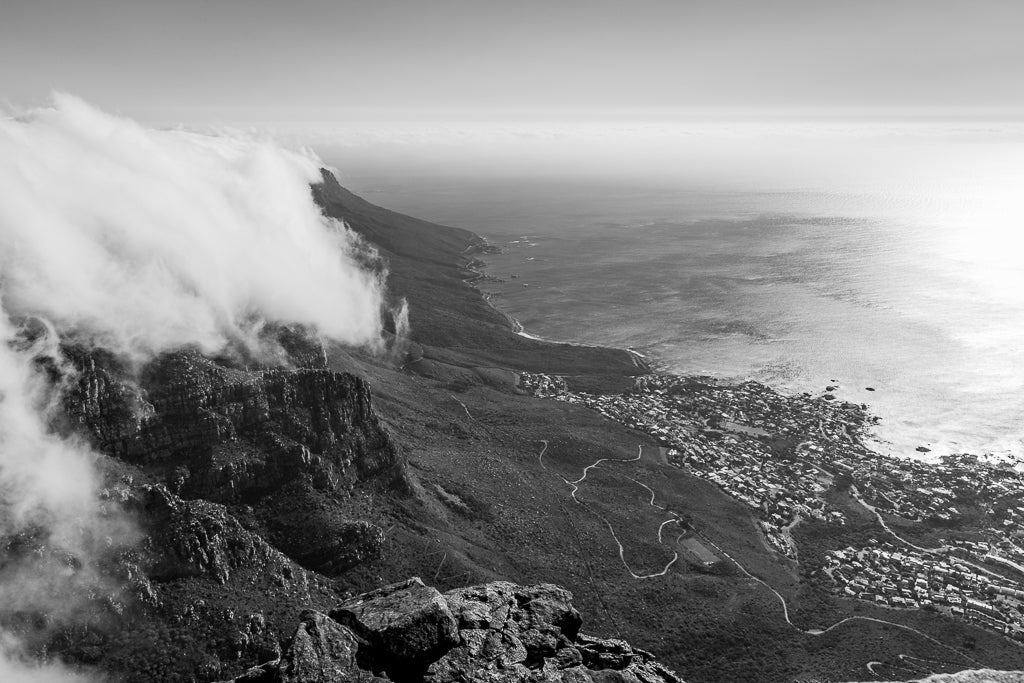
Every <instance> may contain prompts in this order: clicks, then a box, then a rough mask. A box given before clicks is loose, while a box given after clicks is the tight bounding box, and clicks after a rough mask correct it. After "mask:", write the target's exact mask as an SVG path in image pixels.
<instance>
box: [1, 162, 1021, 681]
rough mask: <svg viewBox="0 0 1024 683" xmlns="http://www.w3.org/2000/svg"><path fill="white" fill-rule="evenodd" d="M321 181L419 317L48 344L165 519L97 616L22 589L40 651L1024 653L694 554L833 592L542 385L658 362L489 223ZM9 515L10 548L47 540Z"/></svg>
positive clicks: (768, 676) (864, 656) (722, 503)
mask: <svg viewBox="0 0 1024 683" xmlns="http://www.w3.org/2000/svg"><path fill="white" fill-rule="evenodd" d="M313 193H314V196H315V197H316V199H317V201H318V202H319V203H320V205H321V207H322V208H323V210H324V212H325V213H327V214H329V215H331V216H333V217H335V218H339V219H342V220H344V221H346V223H347V224H348V225H349V226H350V227H351V228H352V229H353V230H355V231H356V232H358V233H359V234H360V235H361V236H362V237H363V238H364V239H365V240H367V241H368V242H371V243H372V244H374V245H376V247H377V248H378V249H379V251H380V253H381V255H382V256H383V257H384V259H385V260H386V262H387V264H388V268H389V272H390V276H389V287H390V296H392V297H395V298H397V297H404V298H406V299H407V301H408V303H409V311H410V321H411V333H410V335H409V338H407V339H398V340H396V339H391V340H389V342H390V352H389V353H387V354H383V355H378V356H374V355H369V354H367V353H364V352H361V351H358V350H353V349H346V348H341V347H339V346H336V345H332V344H323V343H321V341H319V340H318V339H316V338H314V337H313V336H311V335H309V334H308V333H307V332H306V331H304V330H302V329H298V328H271V329H268V330H266V332H265V335H266V336H267V338H268V339H267V340H268V341H269V342H271V344H270V345H271V346H274V347H277V348H280V349H281V353H280V357H279V358H277V359H276V361H275V363H274V364H273V365H265V364H262V363H261V362H260V361H259V359H253V358H248V357H245V356H244V355H242V354H241V352H238V351H237V350H228V351H226V352H225V353H224V354H223V355H221V356H218V357H208V356H203V355H201V354H199V353H196V352H195V351H193V350H189V349H180V350H178V351H175V352H173V353H168V354H165V355H163V356H160V357H158V358H157V359H156V360H154V361H153V362H151V363H149V364H148V365H146V366H144V367H142V368H135V367H131V366H130V365H129V364H128V363H127V362H125V361H123V360H122V359H118V358H116V357H114V356H112V355H111V354H109V353H108V352H106V351H104V350H103V349H95V348H87V347H84V346H81V345H77V344H75V342H74V340H65V341H64V345H63V352H64V356H65V357H66V358H67V359H68V361H69V364H70V367H71V368H72V370H69V369H68V368H48V369H47V370H48V371H49V372H50V373H51V375H52V377H53V379H54V381H55V382H61V383H63V385H64V386H66V387H67V391H66V392H65V394H64V403H63V411H62V415H61V416H60V417H59V418H58V419H56V421H55V423H54V428H55V429H57V430H59V431H62V432H75V433H77V434H80V435H81V436H82V437H83V438H85V439H87V440H89V441H90V442H91V444H92V445H93V446H94V448H95V450H97V451H98V452H99V453H101V454H102V457H101V466H102V467H103V469H104V471H105V473H106V483H107V488H106V490H105V491H104V492H103V495H104V497H105V499H106V500H109V501H111V502H116V503H117V504H119V505H120V506H122V507H124V508H126V509H128V510H130V511H131V512H133V513H134V515H135V517H136V519H137V521H138V525H139V527H140V532H141V536H142V538H141V540H140V541H139V542H138V543H132V544H128V545H117V544H114V545H111V546H110V550H109V551H108V552H107V555H106V556H105V557H104V558H102V560H103V561H102V563H101V564H102V567H103V571H104V572H105V577H106V580H105V583H104V585H105V586H106V587H107V588H109V585H110V584H113V585H114V586H116V590H115V591H114V592H113V593H111V591H110V590H105V591H100V590H97V591H95V593H92V592H89V593H88V594H89V595H94V597H93V598H90V600H89V601H87V605H86V606H85V607H83V608H82V609H80V610H78V612H77V613H76V614H74V615H63V614H61V615H56V614H53V615H26V614H22V613H14V612H10V611H3V610H0V619H2V620H3V622H4V624H6V625H7V626H8V628H9V630H10V631H13V632H15V633H18V634H19V635H21V636H23V637H24V639H25V640H26V642H28V644H29V645H30V647H31V648H33V649H34V651H35V652H36V653H38V654H43V653H45V654H46V655H48V656H52V655H55V654H56V655H59V656H60V657H62V658H63V659H64V660H66V661H68V662H69V663H71V664H75V665H79V664H80V665H90V666H95V667H97V668H98V669H100V670H101V671H103V672H106V673H109V674H111V675H112V676H114V677H116V678H120V679H124V680H129V681H148V680H181V681H191V680H199V681H210V680H224V679H231V678H237V677H241V678H239V680H246V681H302V680H306V681H314V680H355V679H361V680H363V679H370V680H372V679H374V678H380V679H385V678H386V679H390V680H394V681H397V682H399V683H404V681H412V680H431V681H436V682H437V683H442V682H444V681H449V680H451V681H455V680H459V681H472V680H484V679H486V680H496V679H500V680H526V679H529V680H570V679H571V680H573V681H586V680H593V681H644V682H645V683H657V681H668V682H671V681H674V680H676V679H675V678H674V677H673V675H672V674H671V673H669V672H668V671H667V670H666V669H665V668H664V667H662V666H661V665H659V664H656V663H655V657H656V658H657V660H658V661H660V662H662V663H663V664H665V665H667V666H669V667H671V668H672V669H674V670H676V671H679V672H680V674H681V675H682V676H683V677H684V678H686V679H687V680H690V681H744V680H746V681H788V680H792V679H793V678H797V677H803V678H814V677H817V678H821V679H829V680H843V679H847V680H856V679H862V678H864V663H865V662H868V661H872V660H886V661H892V662H899V661H902V660H900V656H901V655H904V654H906V655H909V656H912V657H918V658H921V659H927V660H928V661H936V662H943V664H942V665H941V666H944V667H946V669H944V670H956V669H957V668H964V667H965V666H967V665H969V664H970V663H971V661H973V660H975V659H978V658H979V653H982V652H984V653H985V655H984V657H986V659H984V662H985V663H986V664H989V665H993V666H998V667H1000V668H1014V666H1015V665H1017V664H1018V663H1019V664H1021V665H1024V657H1021V655H1020V654H1019V653H1017V652H1015V651H1014V650H1012V649H1011V648H1008V647H1006V646H1005V645H1004V644H1002V643H1001V641H1000V639H999V637H998V636H995V635H993V634H990V633H987V632H985V631H981V630H980V629H974V628H973V627H969V626H964V625H960V626H950V625H949V624H944V623H942V622H939V621H936V620H935V619H933V620H931V621H928V619H926V618H922V619H920V620H918V621H917V622H915V626H916V627H917V628H919V629H921V630H923V631H927V632H928V633H929V634H931V636H932V637H934V638H938V639H942V640H944V641H949V640H950V639H953V640H956V639H959V641H957V644H959V643H960V642H964V640H965V639H966V638H968V637H969V638H971V639H972V640H971V642H972V643H973V645H972V647H974V648H975V650H974V653H975V654H974V656H973V657H972V658H971V659H970V660H968V659H962V658H961V659H958V658H957V656H955V655H951V654H950V651H947V650H943V649H942V648H941V647H939V646H936V645H935V643H934V642H932V641H928V640H926V639H923V638H919V637H916V636H914V635H912V634H911V633H909V632H907V631H891V630H886V629H885V628H884V627H881V626H872V625H870V624H868V625H864V626H862V627H860V628H854V627H841V628H837V629H834V630H831V631H829V632H828V633H827V634H823V635H821V636H820V637H819V636H813V635H809V634H808V633H807V631H805V630H801V629H800V628H795V627H793V626H791V625H789V624H787V623H786V622H785V621H784V620H783V619H782V616H781V614H780V609H779V603H778V601H777V598H776V597H775V596H773V595H772V594H771V593H768V592H767V591H766V590H765V589H764V587H763V586H762V585H761V584H758V583H757V582H755V581H752V580H749V579H748V578H746V577H744V576H742V575H740V574H739V573H738V572H737V571H735V570H732V567H731V565H729V564H728V563H727V562H724V561H719V562H715V563H712V565H710V566H708V565H706V563H704V562H702V561H700V560H699V559H696V558H689V559H688V558H687V557H683V554H679V553H677V557H676V559H673V551H672V539H676V537H677V536H680V537H682V536H681V535H680V534H683V533H686V534H692V533H695V532H698V531H699V533H700V534H701V535H702V538H704V539H707V540H708V541H709V542H710V541H713V542H714V544H715V546H714V547H716V548H721V549H724V550H725V551H726V552H728V553H729V556H730V557H734V558H736V559H737V560H738V561H740V562H742V563H743V565H744V566H746V567H749V568H752V569H753V571H754V572H756V573H757V574H758V575H759V576H760V577H762V578H764V579H765V580H766V581H769V582H770V583H771V584H772V585H773V586H774V587H776V588H777V589H778V590H779V591H780V592H782V593H784V594H785V595H786V596H787V598H789V599H790V600H791V601H792V602H791V609H793V612H794V614H793V619H794V621H796V622H800V620H801V619H808V620H811V619H812V618H813V614H816V613H815V612H813V610H812V609H811V607H813V608H814V609H818V608H819V607H820V606H819V605H817V604H816V603H811V602H810V601H806V600H805V602H804V603H803V606H801V603H800V599H801V597H800V596H801V595H803V591H805V590H806V586H805V583H804V579H803V578H802V577H801V576H800V574H799V572H798V571H797V569H796V568H795V567H794V566H793V564H792V563H791V562H790V561H789V560H788V559H786V558H783V557H780V556H777V555H775V554H773V553H771V552H770V551H768V550H767V548H766V546H765V544H764V540H763V538H761V537H760V536H759V534H758V531H757V529H756V527H755V526H754V524H753V522H752V521H751V518H750V512H749V510H748V509H747V508H745V507H744V506H742V505H741V504H740V503H738V502H736V501H735V500H733V499H731V498H728V497H726V496H725V495H724V494H722V493H721V492H720V491H719V490H718V489H717V488H716V487H715V486H713V485H712V484H711V483H709V482H706V481H703V480H699V479H695V478H693V477H689V476H687V475H686V474H685V473H684V472H682V471H680V470H679V469H677V468H674V467H670V466H668V465H667V464H665V462H664V459H663V458H661V457H659V453H658V450H657V448H656V445H655V444H654V442H653V441H651V440H650V439H649V438H648V437H647V436H645V435H643V434H641V433H639V432H635V431H632V430H628V429H625V428H623V427H621V426H619V425H617V424H616V423H614V422H611V421H609V420H605V419H603V418H602V417H601V416H600V415H599V414H597V413H596V412H594V411H591V410H588V409H586V408H583V407H581V406H575V405H571V404H566V403H559V402H550V401H542V400H538V399H536V398H534V397H532V396H530V395H527V394H526V393H525V392H523V391H521V390H520V388H519V386H518V375H517V373H518V372H519V371H524V370H530V371H536V372H549V373H558V374H562V375H565V376H567V377H568V379H569V381H571V382H575V383H576V384H578V385H579V386H588V387H597V388H605V389H607V390H609V391H621V390H623V388H624V387H628V386H629V385H630V381H631V377H632V375H635V374H640V373H644V372H646V371H647V369H646V368H645V367H643V366H642V365H639V364H638V363H636V362H635V361H634V360H633V359H632V358H631V357H630V355H629V354H628V353H626V352H623V351H619V350H614V349H602V348H588V347H578V346H571V345H567V344H551V343H546V342H541V341H536V340H531V339H526V338H523V337H521V336H518V335H517V334H515V332H514V330H513V328H512V325H511V323H510V321H509V320H508V319H507V318H506V317H505V316H503V315H502V314H500V313H498V312H497V311H496V310H494V309H493V308H491V307H490V306H489V305H488V303H487V302H486V300H485V299H484V298H483V297H482V296H481V295H480V292H479V291H477V290H476V289H474V288H473V287H472V286H470V285H469V284H467V282H466V281H467V280H472V279H473V278H474V277H475V273H474V271H473V267H474V266H475V265H476V262H475V261H474V259H475V258H476V254H479V253H481V252H482V251H485V250H486V249H487V247H486V245H485V244H484V243H483V242H482V240H480V238H478V237H477V236H475V235H473V234H472V233H469V232H467V231H465V230H458V229H453V228H446V227H443V226H438V225H434V224H431V223H427V222H425V221H420V220H417V219H415V218H410V217H407V216H402V215H400V214H396V213H393V212H390V211H387V210H385V209H382V208H380V207H376V206H374V205H372V204H369V203H368V202H366V201H364V200H362V199H360V198H359V197H356V196H355V195H353V194H351V193H350V192H348V191H347V190H345V189H344V188H342V187H341V186H339V185H338V184H337V182H336V180H335V179H334V178H333V176H330V175H329V174H325V175H324V180H323V183H321V184H319V185H317V186H315V187H314V188H313ZM570 482H573V483H570ZM668 514H671V516H672V517H673V518H674V519H676V520H678V521H677V522H672V523H671V525H670V526H669V527H668V529H669V530H670V531H671V532H672V533H671V534H670V533H669V531H666V524H668V523H667V522H666V519H667V516H666V515H668ZM677 524H678V528H677V526H676V525H677ZM663 532H664V533H663ZM670 535H671V538H670ZM5 541H6V542H5V546H6V548H7V551H8V553H7V557H8V561H12V560H10V558H12V557H13V558H15V559H16V557H17V555H18V554H19V553H36V554H39V553H46V552H47V549H46V539H45V538H42V537H32V536H31V535H24V536H22V537H19V538H14V539H5ZM705 550H706V552H708V553H711V551H710V550H707V549H705ZM711 554H713V553H711ZM56 559H57V560H58V561H61V562H65V563H67V562H70V564H71V565H72V566H73V564H74V562H73V558H72V559H71V560H69V559H67V558H56ZM0 569H3V567H0ZM412 576H419V577H422V579H423V581H422V583H420V582H412V583H410V582H409V577H412ZM541 583H542V584H557V585H558V586H562V587H563V588H556V587H555V586H537V585H535V584H541ZM424 584H426V585H424ZM90 585H91V584H90ZM467 585H473V586H474V587H473V588H468V589H467V588H464V587H465V586H467ZM566 590H568V591H571V593H572V603H571V604H570V603H569V594H568V593H567V592H566ZM356 594H361V595H360V596H359V597H354V596H355V595H356ZM807 605H811V607H808V606H807ZM825 607H826V608H828V609H833V608H834V606H831V605H826V606H825ZM821 609H825V608H821ZM577 610H578V611H577ZM808 615H811V616H808ZM580 620H582V625H581V624H580ZM833 621H838V618H836V619H833ZM800 623H802V622H800ZM297 624H298V627H296V625H297ZM815 626H817V623H816V622H813V621H808V622H807V623H806V624H805V625H804V627H805V628H807V629H810V628H812V627H815ZM581 630H582V631H583V632H585V633H590V634H595V635H597V636H600V638H592V637H588V636H583V635H580V631H581ZM603 638H614V639H613V640H603ZM626 642H628V643H629V645H627V644H626ZM640 648H643V650H641V649H640ZM646 650H649V651H651V652H653V653H654V655H653V656H652V655H649V654H647V652H645V651H646ZM954 652H955V651H954Z"/></svg>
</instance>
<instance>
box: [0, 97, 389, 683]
mask: <svg viewBox="0 0 1024 683" xmlns="http://www.w3.org/2000/svg"><path fill="white" fill-rule="evenodd" d="M319 169H320V164H319V162H318V160H317V159H316V158H315V157H313V156H312V155H311V154H302V153H296V152H291V151H286V150H284V149H282V148H280V147H278V146H277V145H275V144H274V143H272V142H269V141H261V140H253V139H248V138H246V137H243V136H238V135H227V134H226V135H218V136H211V135H199V134H195V133H189V132H184V131H178V130H175V131H161V130H153V129H147V128H145V127H143V126H141V125H139V124H136V123H135V122H133V121H130V120H127V119H123V118H119V117H115V116H111V115H108V114H105V113H103V112H101V111H99V110H97V109H95V108H93V107H91V106H89V105H88V104H86V103H85V102H83V101H81V100H79V99H76V98H74V97H71V96H68V95H56V96H55V97H54V105H53V106H52V107H49V108H44V109H37V110H32V111H28V112H25V113H19V114H18V115H16V116H10V117H7V118H3V119H0V188H2V191H3V199H2V201H0V303H2V311H0V536H2V537H3V538H4V539H8V540H9V539H11V538H17V537H26V536H29V537H31V538H33V539H35V540H34V542H38V543H40V544H41V545H42V547H44V548H48V549H49V550H48V551H47V552H46V553H27V554H25V555H27V557H21V558H20V559H17V560H12V559H10V558H8V557H4V558H0V599H2V600H3V603H4V604H5V605H6V608H5V609H10V610H25V611H28V612H32V611H43V612H45V613H47V614H50V615H53V614H54V613H55V612H57V611H60V610H63V611H68V610H69V609H71V607H72V606H73V605H74V603H76V602H77V598H78V597H79V596H80V595H81V594H82V593H83V592H87V589H86V588H85V587H86V585H88V586H89V588H88V590H93V589H94V588H95V587H96V586H101V585H102V584H103V580H102V579H101V577H100V576H99V574H100V573H98V572H96V568H95V566H94V564H95V562H94V560H95V558H96V556H97V554H98V553H99V552H101V551H102V548H104V547H106V548H109V547H111V546H112V545H116V544H123V543H129V544H130V543H131V542H133V540H134V538H135V535H136V532H135V531H134V530H133V525H132V523H131V521H130V520H129V519H128V518H127V517H126V516H125V515H124V513H122V512H121V511H120V510H119V509H117V506H116V505H113V504H111V503H103V502H101V500H100V498H101V496H100V495H99V493H100V490H101V488H102V486H103V483H102V482H101V477H100V476H99V474H98V473H97V471H96V467H95V465H96V458H97V456H96V455H94V454H93V453H91V452H90V450H89V449H88V448H87V447H85V446H84V445H83V444H82V443H80V442H78V441H76V440H73V439H66V438H61V437H59V436H57V435H55V434H54V433H52V431H51V430H50V427H49V425H50V424H51V418H52V417H53V412H54V409H55V406H56V404H57V402H58V398H59V396H58V390H57V389H55V388H54V387H53V386H52V383H51V379H50V378H47V377H46V376H44V370H43V368H45V367H47V366H49V367H54V366H56V367H62V366H64V362H63V360H62V358H61V354H60V350H59V347H58V344H57V342H58V340H59V339H61V338H66V337H68V336H72V337H74V338H75V339H76V340H78V341H79V342H82V343H86V344H91V345H98V346H102V347H104V348H106V349H108V350H110V351H113V352H114V353H115V354H118V355H120V356H122V357H124V358H126V359H128V360H130V361H133V362H136V363H139V362H144V361H145V360H146V359H148V358H151V357H153V356H154V355H155V354H158V353H160V352H161V351H166V350H169V349H174V348H178V347H181V346H185V345H191V346H196V347H198V348H200V349H201V350H202V351H204V352H208V353H213V352H217V351H220V350H222V349H224V348H225V347H227V346H234V347H239V346H241V347H245V348H246V349H247V350H248V351H249V352H252V353H256V354H260V353H264V352H273V350H274V349H273V348H264V346H265V345H264V343H263V342H262V341H261V340H260V332H261V330H262V329H263V326H264V325H265V324H267V323H285V324H290V323H295V324H302V325H306V326H308V327H310V328H313V329H314V330H316V331H317V332H319V333H320V334H322V335H323V336H325V337H328V338H331V339H333V340H336V341H339V342H342V343H345V344H350V345H356V346H366V347H370V348H379V347H380V346H381V345H382V341H381V315H382V304H383V292H384V272H383V270H382V268H380V267H378V266H377V265H375V264H374V263H373V261H374V258H375V257H374V254H373V253H372V251H371V250H370V249H369V247H367V246H366V245H364V244H363V243H361V242H360V240H359V239H358V238H357V237H356V236H355V235H354V234H353V233H351V232H350V231H349V230H348V228H346V227H345V226H344V225H342V224H341V223H339V222H337V221H333V220H331V219H327V218H325V217H324V216H322V214H321V212H320V210H319V208H318V207H317V206H316V204H315V203H314V202H313V199H312V196H311V193H310V187H309V186H310V183H312V182H316V181H318V180H319V179H320V172H319ZM50 550H52V551H54V552H49V551H50ZM33 555H37V556H39V557H36V558H35V559H33V557H32V556H33ZM57 556H63V557H72V558H74V560H73V561H72V562H70V563H69V562H66V561H65V562H61V561H59V560H58V561H54V560H53V557H57ZM46 558H50V559H46ZM101 590H110V591H112V592H116V591H117V586H113V585H110V586H105V587H102V588H101ZM16 649H17V646H16V644H15V643H14V642H13V640H12V636H11V634H10V633H8V632H4V631H3V630H2V629H0V673H3V674H4V675H5V676H6V677H7V678H5V680H20V679H25V680H51V679H53V678H55V677H56V678H61V677H63V675H64V674H63V673H62V672H63V670H61V669H57V668H53V667H50V668H45V669H39V668H33V667H28V668H25V667H24V666H23V665H21V664H19V662H18V659H17V655H16V654H15V651H16Z"/></svg>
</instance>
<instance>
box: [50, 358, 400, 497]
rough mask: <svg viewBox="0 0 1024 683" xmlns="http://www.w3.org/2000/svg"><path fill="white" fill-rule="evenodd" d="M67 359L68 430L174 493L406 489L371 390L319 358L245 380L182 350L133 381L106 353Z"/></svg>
mask: <svg viewBox="0 0 1024 683" xmlns="http://www.w3.org/2000/svg"><path fill="white" fill-rule="evenodd" d="M68 356H69V357H70V358H71V360H72V362H73V364H74V365H75V366H76V368H77V376H76V377H75V379H74V382H73V383H72V386H71V390H70V391H69V392H68V394H67V399H66V407H67V413H68V415H69V417H70V419H71V421H72V423H73V424H74V425H76V426H79V427H82V428H84V431H86V433H87V434H88V435H89V436H90V437H91V440H92V442H93V445H94V446H95V447H96V448H97V449H98V450H100V451H102V452H104V453H107V454H109V455H112V456H114V457H117V458H120V459H122V460H124V461H126V462H129V463H132V464H135V465H138V466H140V467H142V468H143V469H145V470H146V471H148V472H149V473H151V474H154V475H156V476H158V477H159V478H160V479H161V480H163V481H165V482H166V483H167V485H168V487H169V488H170V489H171V490H173V491H175V492H176V493H179V494H182V495H185V496H187V497H190V498H195V497H202V498H205V499H208V500H214V501H219V502H240V501H251V500H254V499H256V498H259V497H260V496H262V495H264V494H266V493H269V492H272V491H276V490H278V489H280V488H281V487H282V486H284V485H286V484H288V483H289V482H291V481H294V480H296V479H298V478H301V477H305V478H307V479H308V480H309V481H310V482H311V483H312V484H313V485H314V486H315V487H317V488H320V489H323V490H328V491H337V490H340V489H346V488H351V487H352V486H354V485H355V484H357V483H360V482H365V481H370V480H375V481H380V482H382V483H385V484H389V485H390V484H395V483H396V482H398V481H399V480H400V478H401V467H400V462H399V459H398V457H397V454H396V453H395V449H394V447H393V446H392V444H391V441H390V439H389V438H388V436H387V434H386V433H385V432H384V430H383V429H382V428H381V425H380V423H379V422H378V420H377V417H376V415H374V413H373V411H372V409H371V407H370V391H369V388H368V387H367V385H366V383H365V382H364V381H363V380H361V379H359V378H358V377H355V376H353V375H349V374H345V373H338V372H332V371H331V370H329V369H328V368H327V367H325V364H326V361H325V360H324V358H323V355H322V353H321V354H320V355H319V356H318V355H317V354H315V353H308V354H304V355H302V356H300V358H302V360H303V361H305V363H306V364H307V366H306V367H298V368H295V369H257V370H249V369H246V368H244V367H243V368H239V367H232V366H231V365H229V364H227V363H224V362H218V361H216V360H213V359H210V358H207V357H204V356H202V355H200V354H199V353H197V352H195V351H189V350H183V351H179V352H175V353H170V354H166V355H164V356H161V357H160V358H158V359H157V360H155V361H154V362H152V363H150V364H149V365H148V366H146V367H145V368H143V369H142V372H141V373H140V375H139V378H138V379H137V380H136V379H135V378H134V377H131V376H129V374H128V373H127V372H126V370H125V368H124V367H123V366H122V365H121V364H119V363H118V362H117V360H116V359H114V358H112V357H110V356H109V354H105V353H104V352H102V351H99V350H84V349H79V348H71V349H69V351H68Z"/></svg>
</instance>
